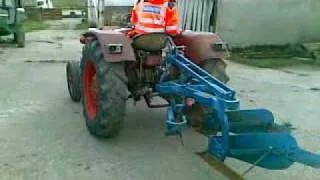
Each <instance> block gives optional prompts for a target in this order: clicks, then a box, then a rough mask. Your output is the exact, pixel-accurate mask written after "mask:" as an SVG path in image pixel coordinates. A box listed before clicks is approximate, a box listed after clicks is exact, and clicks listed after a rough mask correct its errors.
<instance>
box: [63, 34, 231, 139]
mask: <svg viewBox="0 0 320 180" xmlns="http://www.w3.org/2000/svg"><path fill="white" fill-rule="evenodd" d="M128 31H129V29H114V30H109V29H107V28H104V29H102V30H91V31H88V32H87V33H85V34H83V36H82V37H81V40H80V41H81V43H82V44H84V46H83V51H82V59H81V61H80V65H79V62H77V61H71V62H69V63H68V64H67V79H68V89H69V93H70V96H71V98H72V100H73V101H75V102H79V101H80V100H81V99H82V101H81V102H82V104H83V107H84V113H83V114H84V117H85V120H86V124H87V127H88V129H89V131H90V132H91V133H92V134H93V135H95V136H99V137H110V136H113V135H116V134H117V133H118V132H119V130H120V129H121V126H122V124H123V120H124V116H125V112H126V101H127V100H128V98H133V99H134V100H135V101H139V100H140V99H141V97H143V98H144V99H145V100H146V102H147V104H148V106H149V107H151V108H157V107H165V106H162V105H152V104H151V98H152V93H154V87H155V85H156V84H157V83H158V81H159V78H160V75H161V68H162V66H161V64H162V63H163V62H162V61H163V51H162V50H163V49H165V46H166V44H165V42H163V39H161V35H156V34H153V35H149V36H143V38H139V37H135V38H133V39H130V38H128V37H127V32H128ZM174 43H175V44H176V45H177V47H180V50H181V51H183V53H184V55H185V57H187V58H189V59H190V60H192V62H194V63H195V64H197V65H199V66H200V67H202V68H203V69H204V70H206V71H208V72H209V73H210V74H212V75H214V76H215V77H216V78H217V79H219V80H220V81H222V82H224V83H226V82H228V80H229V77H228V76H227V74H226V66H227V65H226V63H225V61H224V57H225V53H226V46H225V43H223V41H222V40H221V38H220V37H219V36H218V35H217V34H214V33H208V32H192V31H188V32H183V33H182V34H181V35H179V36H177V37H175V38H174ZM170 73H171V74H170V77H171V78H172V79H175V78H177V77H178V76H179V71H178V69H176V68H175V67H172V68H171V70H170ZM127 92H129V93H130V94H128V93H127ZM164 99H166V97H164ZM201 110H202V108H201V107H200V106H199V107H198V106H197V105H196V104H195V105H194V106H193V107H192V108H190V109H189V111H188V116H189V117H190V118H189V119H196V117H198V115H199V114H198V113H203V111H201ZM191 117H194V118H191Z"/></svg>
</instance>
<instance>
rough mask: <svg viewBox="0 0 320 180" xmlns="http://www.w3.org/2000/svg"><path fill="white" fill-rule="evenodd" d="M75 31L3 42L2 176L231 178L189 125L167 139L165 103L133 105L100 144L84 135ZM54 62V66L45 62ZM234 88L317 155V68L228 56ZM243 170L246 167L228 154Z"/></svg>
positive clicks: (268, 175)
mask: <svg viewBox="0 0 320 180" xmlns="http://www.w3.org/2000/svg"><path fill="white" fill-rule="evenodd" d="M80 33H81V31H75V30H66V31H61V30H47V31H41V32H33V33H30V34H28V35H27V38H28V39H27V44H26V48H24V49H16V48H11V47H7V48H0V52H1V53H0V87H1V91H0V179H1V180H2V179H4V180H6V179H8V180H15V179H27V180H35V179H39V180H40V179H41V180H42V179H48V180H51V179H52V180H55V179H57V180H58V179H59V180H60V179H68V180H69V179H79V180H81V179H92V180H96V179H97V180H98V179H104V180H105V179H117V180H122V179H123V180H124V179H128V180H129V179H130V180H143V179H146V180H151V179H159V180H165V179H174V180H180V179H181V180H189V179H190V180H212V179H219V180H220V179H226V178H225V177H223V175H221V174H220V173H218V172H217V171H214V170H213V169H212V168H211V167H210V166H208V165H207V164H206V163H205V162H203V161H202V160H201V159H200V158H199V157H198V156H196V155H195V154H194V153H195V152H196V151H201V150H203V149H204V148H205V147H206V144H207V141H206V139H205V138H204V137H202V136H201V135H198V134H197V133H194V132H192V131H187V132H186V133H185V137H184V141H185V146H181V143H180V141H179V139H178V138H176V137H165V136H164V135H163V133H164V131H165V124H164V121H165V110H164V109H154V110H150V109H148V108H147V107H146V106H145V105H144V103H143V102H141V103H138V104H137V106H136V107H135V106H133V103H132V102H131V101H130V102H128V112H127V115H128V117H127V118H126V121H125V127H124V130H123V131H122V133H121V134H120V136H119V137H118V138H116V139H113V140H108V141H101V140H97V139H95V138H93V137H92V136H90V134H89V133H88V131H87V129H86V127H85V123H84V120H83V117H82V107H81V106H80V104H76V103H73V102H71V100H70V98H69V95H68V91H67V84H66V75H65V64H64V63H63V61H66V60H76V59H79V58H80V55H81V54H80V52H81V45H80V43H79V39H78V38H79V34H80ZM50 60H55V61H56V63H39V62H41V61H42V62H44V61H50ZM228 64H229V69H228V73H229V74H230V75H231V79H232V80H231V82H230V86H232V87H233V88H235V89H236V90H237V92H239V95H240V98H241V102H242V105H243V107H251V108H262V107H263V108H268V109H270V110H272V111H273V112H274V115H275V116H276V117H277V118H279V119H281V121H283V122H286V121H288V122H290V123H292V124H293V126H294V127H296V128H297V130H295V131H294V134H295V136H296V137H297V139H298V141H299V143H300V144H301V145H302V146H304V147H305V148H307V149H308V150H311V151H314V152H318V153H320V143H319V142H320V122H319V115H320V111H319V106H320V91H319V89H320V71H319V70H320V69H319V68H316V67H308V66H306V67H292V68H286V69H283V70H270V69H258V68H253V67H248V66H243V65H239V64H235V63H231V62H228ZM226 163H227V164H228V165H230V166H232V167H233V168H234V169H235V170H236V171H238V172H243V171H244V170H245V169H246V168H248V167H249V165H248V164H245V163H242V162H239V161H237V160H233V159H228V160H227V161H226ZM246 177H247V178H248V179H266V180H270V179H288V180H289V179H308V180H309V179H310V180H311V179H312V180H316V179H320V171H319V170H316V169H312V168H309V167H305V166H303V165H300V164H296V165H294V166H292V167H291V168H290V169H288V170H285V171H268V170H264V169H261V168H256V169H254V170H253V171H252V172H250V173H249V174H248V175H247V176H246Z"/></svg>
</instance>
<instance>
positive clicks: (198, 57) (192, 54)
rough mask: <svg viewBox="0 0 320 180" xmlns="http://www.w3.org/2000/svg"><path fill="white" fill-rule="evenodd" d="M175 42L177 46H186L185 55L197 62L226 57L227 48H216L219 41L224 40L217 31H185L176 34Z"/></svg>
mask: <svg viewBox="0 0 320 180" xmlns="http://www.w3.org/2000/svg"><path fill="white" fill-rule="evenodd" d="M174 42H175V44H176V45H177V46H185V49H184V53H185V56H186V57H187V58H189V59H190V60H191V61H193V62H194V63H196V64H202V63H203V62H204V61H206V60H208V59H224V57H225V53H226V51H225V50H222V49H215V48H214V47H215V45H216V44H217V43H220V42H223V41H222V39H221V38H220V36H218V35H217V34H215V33H211V32H194V31H185V32H183V33H182V34H180V35H178V36H176V37H175V39H174Z"/></svg>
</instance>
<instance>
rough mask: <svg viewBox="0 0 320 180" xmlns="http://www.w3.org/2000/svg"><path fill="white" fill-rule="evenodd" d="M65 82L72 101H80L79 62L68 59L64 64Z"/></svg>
mask: <svg viewBox="0 0 320 180" xmlns="http://www.w3.org/2000/svg"><path fill="white" fill-rule="evenodd" d="M66 74H67V83H68V91H69V95H70V97H71V99H72V101H74V102H80V100H81V89H80V63H79V62H78V61H69V62H68V63H67V66H66Z"/></svg>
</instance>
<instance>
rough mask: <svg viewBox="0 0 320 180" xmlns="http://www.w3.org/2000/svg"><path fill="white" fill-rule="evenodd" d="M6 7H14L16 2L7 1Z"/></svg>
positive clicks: (12, 0)
mask: <svg viewBox="0 0 320 180" xmlns="http://www.w3.org/2000/svg"><path fill="white" fill-rule="evenodd" d="M5 2H6V6H8V7H14V0H5Z"/></svg>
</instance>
